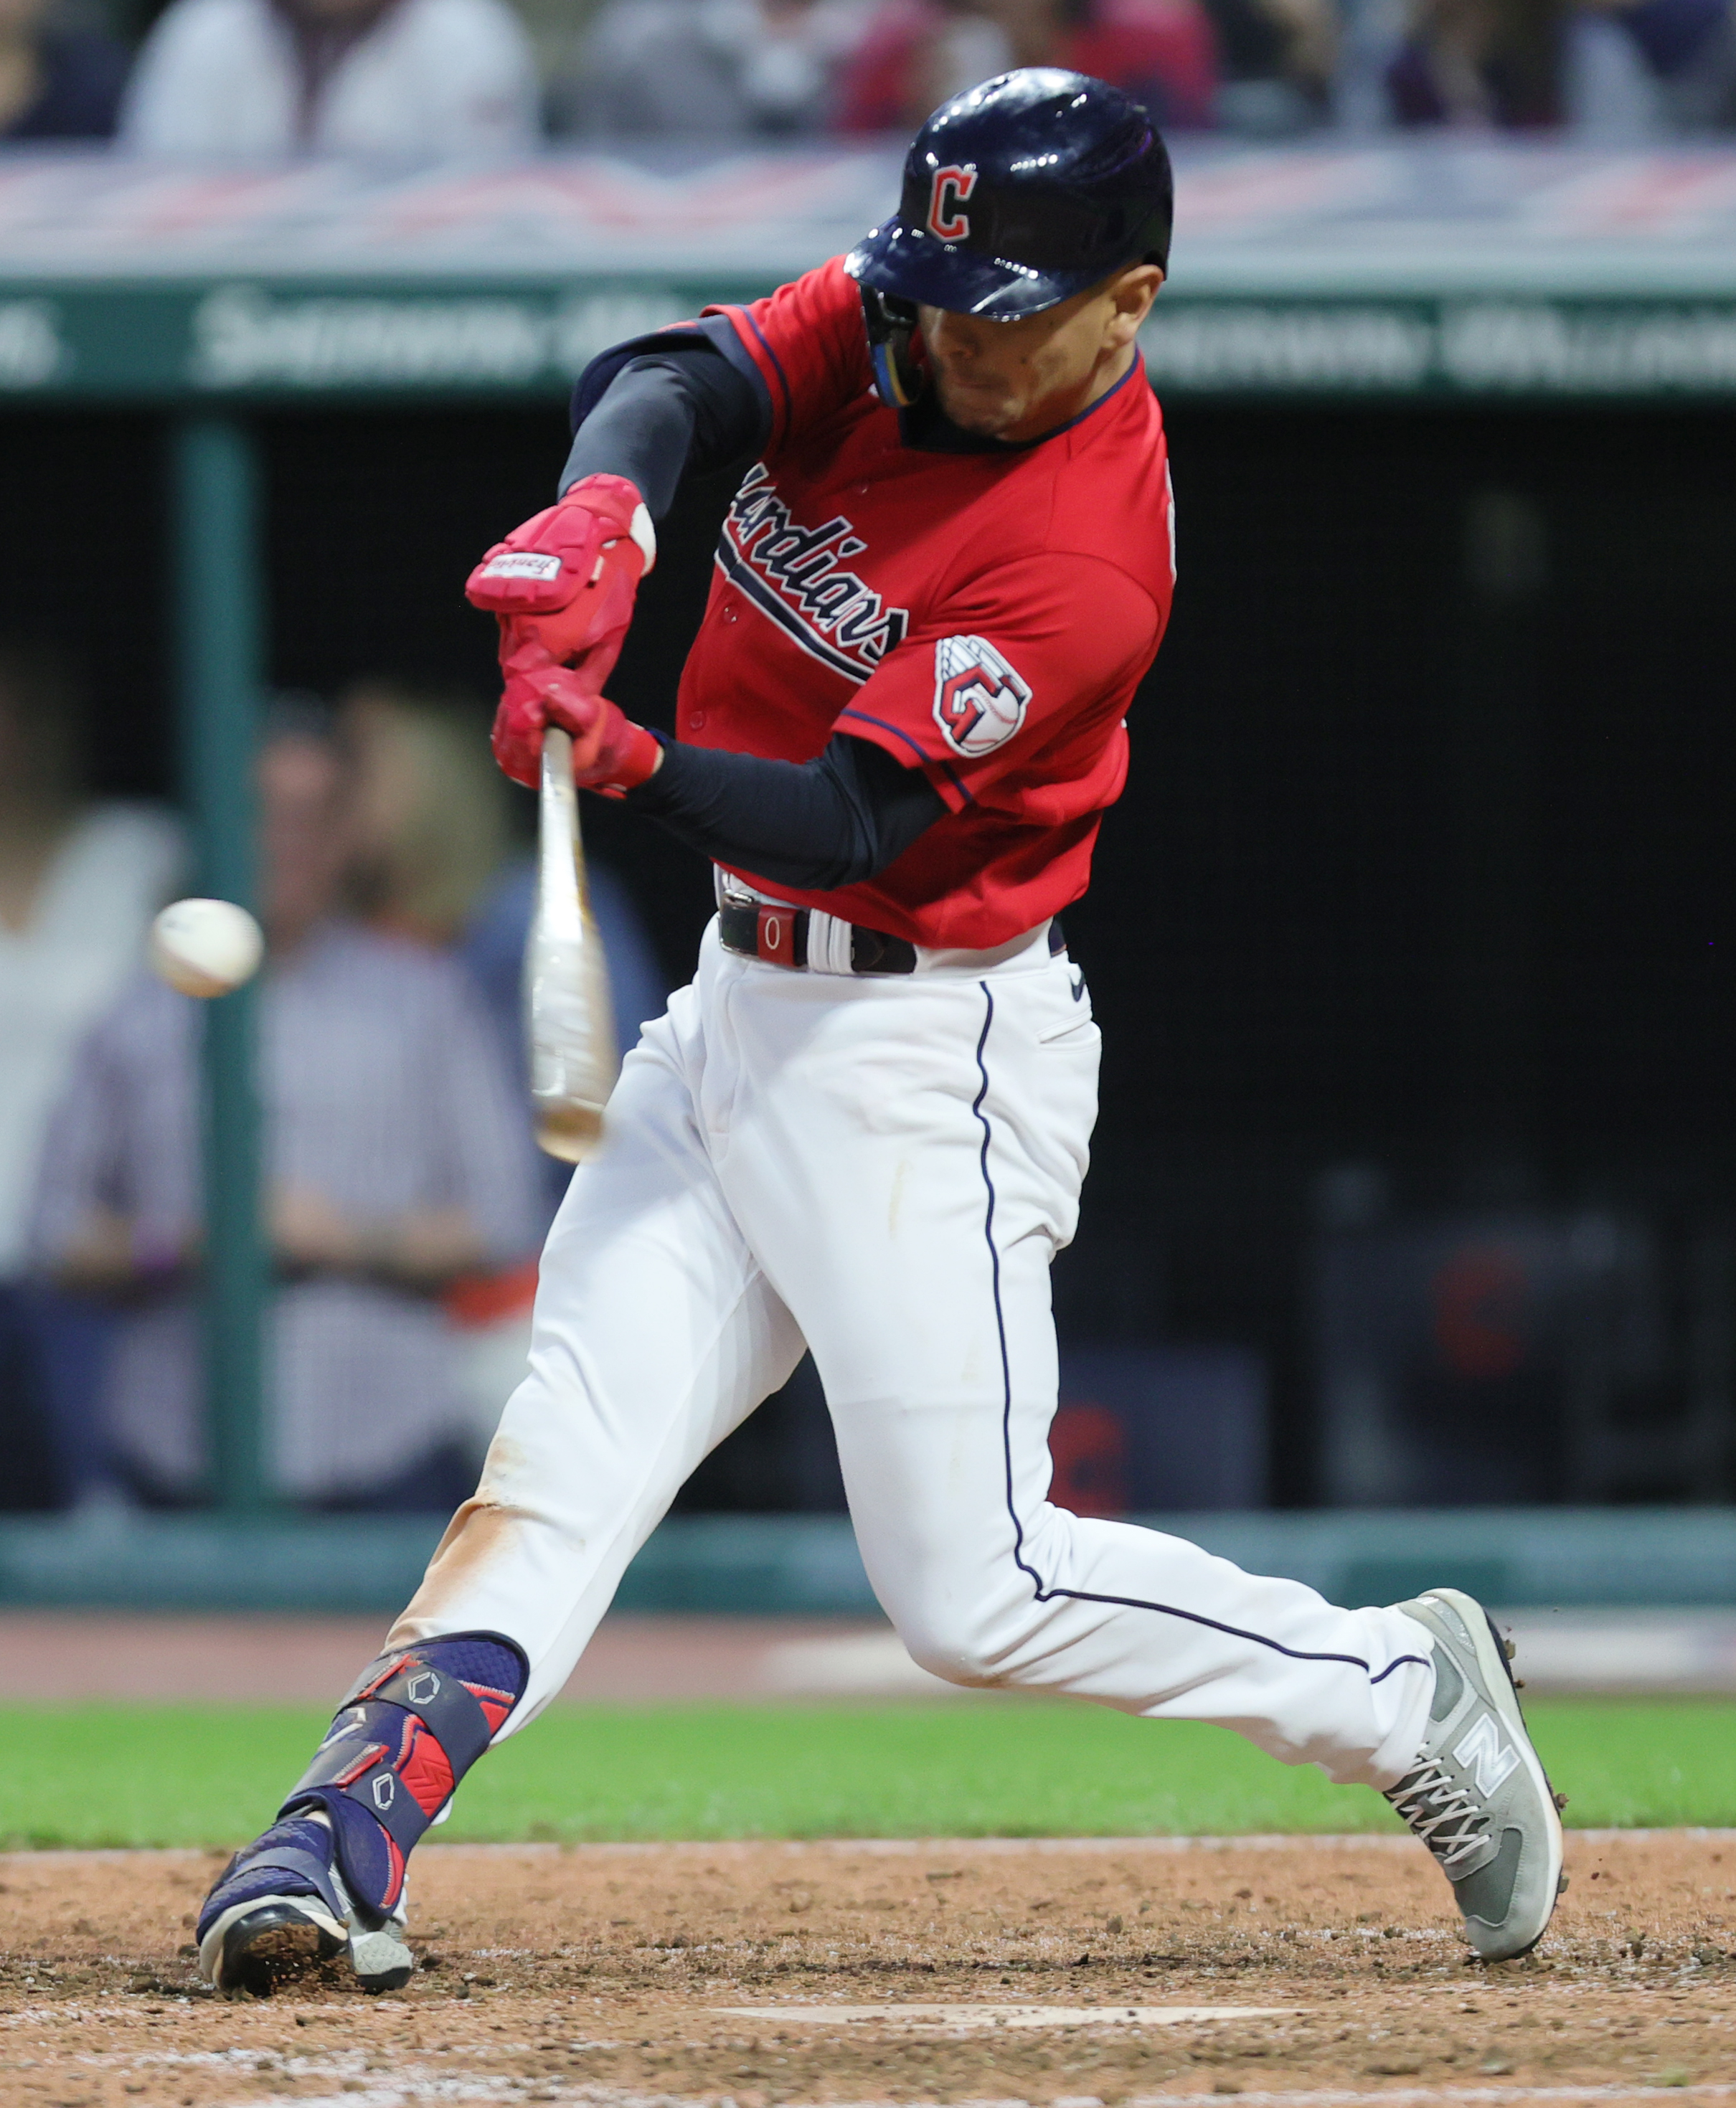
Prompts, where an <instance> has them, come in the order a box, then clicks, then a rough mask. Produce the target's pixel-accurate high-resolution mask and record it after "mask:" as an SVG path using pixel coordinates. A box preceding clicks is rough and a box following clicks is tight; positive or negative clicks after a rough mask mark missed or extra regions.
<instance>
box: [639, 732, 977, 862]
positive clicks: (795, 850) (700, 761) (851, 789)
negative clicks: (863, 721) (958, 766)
mask: <svg viewBox="0 0 1736 2108" xmlns="http://www.w3.org/2000/svg"><path fill="white" fill-rule="evenodd" d="M626 803H627V804H629V805H631V806H632V807H633V808H634V809H635V810H636V811H638V812H642V813H647V814H648V815H649V816H650V818H652V819H654V820H656V822H658V824H659V825H660V826H661V827H666V828H668V830H669V831H670V833H671V834H672V835H674V836H677V837H678V838H679V840H682V841H683V842H685V843H686V844H687V845H688V847H689V848H690V849H697V850H699V851H700V852H701V854H702V855H705V856H708V857H710V858H712V860H713V861H714V862H715V863H726V864H735V865H739V866H741V867H742V868H744V869H745V870H747V871H752V872H759V873H760V876H762V877H764V878H769V879H770V880H771V881H773V883H774V884H775V885H792V886H799V887H800V888H802V889H803V890H805V891H813V892H826V891H829V890H831V889H832V888H833V887H835V886H840V885H861V884H862V883H863V881H864V880H866V879H870V878H874V877H877V876H878V875H879V874H880V872H883V871H884V870H885V869H886V867H887V865H888V864H892V863H896V862H897V861H898V859H899V858H900V857H901V856H902V855H903V854H904V851H905V850H906V849H909V847H910V845H911V844H912V843H913V841H914V840H916V839H917V837H918V835H920V834H922V833H923V832H924V831H925V830H927V828H929V827H932V826H933V824H934V823H935V822H936V820H938V819H939V818H940V816H941V815H942V814H943V813H945V810H946V802H945V800H944V799H943V798H942V797H941V795H940V792H939V791H938V790H936V789H935V787H934V786H933V785H932V784H931V782H930V781H928V779H927V777H926V776H924V775H923V774H922V772H921V770H919V769H914V768H905V767H904V764H903V763H901V762H900V761H897V760H895V759H894V758H893V757H892V756H891V754H888V753H886V752H885V751H884V750H882V748H880V747H878V746H875V745H871V744H870V742H869V741H867V740H862V739H855V738H853V737H852V736H850V734H849V733H847V732H841V733H838V734H836V736H834V737H833V738H832V740H831V741H829V742H828V744H827V746H826V747H825V749H824V750H823V752H821V753H819V754H816V755H815V756H814V759H813V760H811V761H804V762H795V761H766V760H763V759H761V758H760V756H759V755H758V754H726V753H722V752H719V751H718V750H715V749H712V748H709V747H698V746H673V745H670V746H665V748H664V750H663V756H662V764H661V767H660V768H657V769H656V772H654V773H653V774H652V776H650V777H647V779H646V781H644V782H643V783H642V784H641V785H640V786H638V788H637V789H636V790H632V791H629V793H628V794H627V797H626Z"/></svg>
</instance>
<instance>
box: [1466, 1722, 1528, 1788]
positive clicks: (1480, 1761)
mask: <svg viewBox="0 0 1736 2108" xmlns="http://www.w3.org/2000/svg"><path fill="white" fill-rule="evenodd" d="M1453 1761H1454V1763H1455V1764H1463V1766H1464V1768H1465V1769H1466V1770H1467V1771H1468V1772H1470V1774H1471V1776H1472V1779H1473V1780H1474V1781H1476V1785H1477V1791H1478V1792H1479V1793H1480V1794H1481V1795H1482V1797H1483V1799H1485V1800H1487V1799H1488V1798H1489V1796H1490V1795H1491V1794H1492V1793H1494V1792H1495V1790H1497V1788H1499V1786H1500V1785H1501V1784H1502V1782H1503V1781H1504V1780H1507V1779H1509V1778H1511V1777H1513V1773H1514V1772H1516V1771H1517V1769H1518V1768H1519V1752H1518V1751H1517V1750H1516V1749H1515V1748H1514V1747H1513V1745H1512V1743H1511V1742H1508V1741H1505V1740H1504V1738H1503V1736H1502V1734H1501V1731H1500V1729H1499V1727H1497V1726H1496V1725H1495V1715H1494V1714H1492V1713H1486V1714H1484V1715H1483V1717H1482V1718H1481V1720H1479V1721H1478V1722H1477V1725H1476V1726H1475V1727H1473V1728H1472V1730H1471V1732H1470V1733H1469V1734H1468V1735H1467V1736H1465V1738H1464V1740H1463V1741H1462V1742H1460V1743H1459V1746H1458V1748H1457V1749H1455V1750H1454V1752H1453Z"/></svg>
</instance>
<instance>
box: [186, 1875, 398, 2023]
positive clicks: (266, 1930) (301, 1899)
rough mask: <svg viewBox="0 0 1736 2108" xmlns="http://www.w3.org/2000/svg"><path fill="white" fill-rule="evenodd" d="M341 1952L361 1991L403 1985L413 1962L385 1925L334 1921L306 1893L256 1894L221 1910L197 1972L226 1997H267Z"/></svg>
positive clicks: (207, 1937)
mask: <svg viewBox="0 0 1736 2108" xmlns="http://www.w3.org/2000/svg"><path fill="white" fill-rule="evenodd" d="M346 1951H347V1953H349V1966H350V1967H351V1968H352V1969H353V1970H354V1972H355V1975H356V1979H357V1980H358V1983H359V1984H361V1986H362V1988H363V1990H364V1991H399V1990H402V1989H403V1988H404V1985H405V1984H408V1982H409V1980H410V1977H411V1974H412V1972H413V1970H414V1968H415V1966H416V1963H415V1957H413V1955H412V1954H411V1953H410V1951H409V1949H408V1948H407V1947H405V1946H404V1943H403V1942H402V1941H401V1940H400V1939H399V1938H398V1937H397V1933H396V1930H395V1927H394V1926H391V1925H390V1924H389V1925H387V1926H383V1927H382V1928H381V1930H378V1931H376V1932H367V1931H364V1930H362V1929H361V1928H359V1927H354V1928H352V1927H348V1926H340V1925H339V1924H338V1923H337V1921H336V1919H335V1918H332V1917H330V1916H328V1915H327V1912H325V1911H323V1910H322V1909H321V1908H320V1907H319V1905H318V1903H316V1902H315V1901H314V1900H313V1898H311V1897H309V1896H254V1897H250V1899H248V1900H247V1901H246V1903H236V1904H234V1905H232V1907H231V1908H229V1909H228V1910H226V1911H225V1912H223V1915H222V1916H221V1917H219V1918H218V1919H217V1921H216V1922H215V1923H214V1925H213V1926H212V1927H211V1929H210V1931H209V1932H207V1933H206V1935H205V1938H204V1939H202V1940H201V1942H200V1944H199V1974H200V1975H201V1976H202V1977H203V1978H204V1979H205V1982H206V1983H207V1984H214V1985H215V1987H216V1988H217V1989H219V1991H223V1992H226V1993H228V1994H229V1995H231V1996H233V1995H234V1994H235V1993H237V1992H239V1991H246V1992H250V1993H252V1995H253V1996H254V1997H255V1998H268V1997H269V1996H270V1995H271V1993H273V1991H275V1990H276V1989H277V1988H278V1987H279V1986H280V1985H281V1984H286V1983H291V1982H293V1981H294V1980H295V1979H296V1978H297V1977H298V1976H305V1975H310V1974H311V1973H312V1972H313V1971H314V1970H316V1969H318V1967H319V1966H320V1965H321V1964H322V1962H331V1961H333V1960H335V1959H336V1957H337V1956H338V1955H340V1954H342V1953H345V1952H346Z"/></svg>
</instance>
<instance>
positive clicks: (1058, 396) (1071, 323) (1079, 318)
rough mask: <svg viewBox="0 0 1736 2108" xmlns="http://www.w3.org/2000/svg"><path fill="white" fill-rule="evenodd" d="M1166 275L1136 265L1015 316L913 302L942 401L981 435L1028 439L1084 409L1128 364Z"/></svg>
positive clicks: (949, 412)
mask: <svg viewBox="0 0 1736 2108" xmlns="http://www.w3.org/2000/svg"><path fill="white" fill-rule="evenodd" d="M1162 283H1163V273H1162V272H1161V271H1160V270H1159V269H1158V268H1157V265H1156V264H1155V263H1136V264H1134V265H1133V266H1132V267H1131V268H1130V269H1128V270H1125V271H1121V272H1117V273H1116V275H1115V277H1112V278H1107V279H1105V280H1104V282H1103V283H1102V285H1100V286H1091V287H1090V288H1089V290H1088V291H1085V292H1083V293H1075V295H1074V296H1073V298H1072V299H1071V300H1063V301H1062V302H1061V304H1060V305H1059V306H1058V307H1053V308H1045V309H1044V311H1043V313H1041V314H1039V315H1025V316H1022V317H1021V318H1020V319H1019V320H1018V321H1017V322H988V321H985V319H984V318H982V317H981V316H980V315H961V314H955V313H953V312H952V310H951V309H947V308H927V307H925V308H919V309H918V311H917V312H918V316H919V317H920V318H921V322H922V342H923V344H924V345H925V346H926V347H927V352H928V358H929V363H930V365H931V367H932V369H933V372H934V376H935V386H936V390H937V392H938V394H939V395H940V407H941V408H942V409H943V410H945V412H946V414H947V416H948V417H950V418H951V419H952V421H953V422H954V424H955V425H958V426H963V429H964V430H966V431H967V432H976V433H977V434H979V435H981V436H982V437H983V438H985V439H1037V438H1039V437H1040V436H1041V435H1042V434H1043V433H1044V432H1050V431H1053V430H1054V429H1055V427H1056V426H1057V425H1064V424H1066V421H1067V420H1068V419H1069V418H1070V417H1077V416H1078V415H1079V413H1080V411H1082V410H1085V409H1089V407H1090V406H1091V404H1092V403H1094V402H1095V401H1096V400H1097V399H1098V396H1100V395H1102V394H1105V393H1107V390H1109V389H1111V388H1112V387H1113V386H1114V385H1115V384H1116V381H1119V380H1120V379H1121V376H1122V375H1123V374H1124V373H1125V372H1126V371H1127V369H1128V367H1130V365H1131V364H1132V363H1133V357H1134V337H1135V336H1137V335H1138V334H1139V325H1140V323H1141V322H1143V321H1144V319H1145V318H1146V315H1147V314H1148V312H1149V311H1150V309H1151V304H1152V300H1153V299H1154V298H1155V297H1156V296H1157V288H1158V287H1159V286H1161V284H1162Z"/></svg>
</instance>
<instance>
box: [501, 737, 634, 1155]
mask: <svg viewBox="0 0 1736 2108" xmlns="http://www.w3.org/2000/svg"><path fill="white" fill-rule="evenodd" d="M525 1020H526V1025H527V1033H526V1036H527V1038H528V1039H529V1042H530V1097H531V1102H532V1104H533V1106H534V1108H535V1115H536V1138H537V1141H538V1142H539V1144H540V1145H541V1146H542V1147H543V1149H545V1150H546V1151H548V1154H549V1155H551V1156H557V1157H559V1158H560V1159H561V1161H562V1163H565V1164H577V1163H579V1161H580V1160H582V1159H584V1157H587V1156H588V1155H590V1154H591V1153H592V1151H593V1150H594V1149H595V1148H596V1147H597V1143H598V1142H600V1141H601V1140H602V1109H603V1106H604V1105H605V1104H606V1102H607V1101H608V1097H609V1092H610V1091H611V1089H612V1088H614V1084H615V1077H616V1075H617V1074H619V1073H620V1054H619V1052H617V1050H616V1047H615V1016H614V1011H613V1008H612V1007H611V1003H610V1001H609V969H608V963H607V962H606V960H605V958H604V957H603V950H602V939H601V938H600V937H599V936H598V935H597V925H596V923H595V922H594V921H593V920H592V917H591V909H590V903H589V901H588V899H587V897H586V888H585V877H584V844H583V842H582V841H581V840H580V838H579V798H578V794H577V792H576V791H575V790H574V788H573V742H572V740H571V739H570V736H568V735H567V734H566V732H560V731H557V729H556V728H555V727H552V726H551V727H549V728H548V730H547V731H545V732H543V775H542V788H541V792H540V799H539V829H538V840H537V879H536V912H535V914H534V916H533V917H531V921H530V936H529V938H528V939H527V941H526V943H525Z"/></svg>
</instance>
